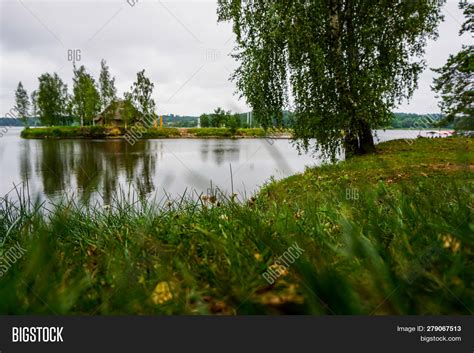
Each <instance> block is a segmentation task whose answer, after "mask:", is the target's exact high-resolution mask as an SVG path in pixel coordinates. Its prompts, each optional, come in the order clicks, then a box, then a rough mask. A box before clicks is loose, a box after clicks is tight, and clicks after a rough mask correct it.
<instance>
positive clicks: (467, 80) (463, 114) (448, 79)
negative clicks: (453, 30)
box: [433, 1, 474, 130]
mask: <svg viewBox="0 0 474 353" xmlns="http://www.w3.org/2000/svg"><path fill="white" fill-rule="evenodd" d="M459 7H460V8H461V9H462V10H463V12H464V15H465V16H466V21H465V22H464V23H463V24H462V26H461V30H460V32H459V35H462V34H464V33H466V32H467V33H470V34H471V35H472V34H473V33H474V4H473V3H468V2H467V1H461V2H460V3H459ZM471 40H472V38H471ZM433 71H434V72H436V73H437V74H439V76H438V77H436V78H435V79H434V86H433V89H434V90H435V91H436V92H438V93H439V94H440V95H441V102H440V104H439V106H440V108H441V110H442V111H443V112H444V113H445V114H446V119H445V121H443V122H444V123H446V122H448V123H454V127H455V128H457V129H462V130H474V89H473V87H474V45H472V44H471V45H463V47H462V50H461V51H460V52H459V53H457V54H456V55H450V56H449V58H448V61H447V63H446V64H445V65H444V66H443V67H440V68H438V69H434V70H433Z"/></svg>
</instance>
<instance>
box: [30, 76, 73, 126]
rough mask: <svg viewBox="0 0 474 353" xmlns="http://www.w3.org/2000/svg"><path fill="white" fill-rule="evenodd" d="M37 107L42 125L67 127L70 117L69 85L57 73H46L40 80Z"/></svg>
mask: <svg viewBox="0 0 474 353" xmlns="http://www.w3.org/2000/svg"><path fill="white" fill-rule="evenodd" d="M38 80H39V88H38V94H37V106H38V113H39V118H40V121H41V124H42V125H49V126H51V125H66V124H67V121H68V120H69V115H68V109H67V108H68V93H67V85H66V84H65V83H64V82H63V81H62V80H61V78H60V77H59V76H58V74H57V73H54V74H53V75H51V74H49V73H46V74H43V75H41V76H40V77H39V78H38Z"/></svg>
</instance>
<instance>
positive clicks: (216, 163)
mask: <svg viewBox="0 0 474 353" xmlns="http://www.w3.org/2000/svg"><path fill="white" fill-rule="evenodd" d="M20 131H21V128H13V127H12V128H10V129H9V131H8V132H7V133H6V134H5V135H4V136H3V137H1V138H0V180H1V183H0V195H5V194H7V193H9V197H12V198H13V199H14V198H15V190H13V191H12V189H14V187H15V185H16V186H18V187H20V188H21V187H25V188H26V187H27V188H28V190H29V194H30V195H31V196H32V197H33V198H34V199H38V200H57V199H59V198H61V197H63V196H65V195H73V196H74V197H76V198H79V199H80V200H82V201H85V202H87V201H90V200H103V202H105V203H110V202H111V200H112V197H113V195H114V193H115V192H116V191H117V190H122V191H124V192H126V193H127V194H128V193H130V194H134V195H136V194H140V195H142V196H146V197H152V198H155V199H156V200H157V201H160V200H162V199H163V198H164V197H165V195H169V196H170V197H172V198H176V197H178V196H180V195H183V193H185V192H186V195H188V196H191V195H193V196H194V197H196V195H198V194H201V193H204V194H207V193H209V190H210V189H211V187H212V189H213V190H215V189H216V188H218V189H219V190H221V191H222V192H224V193H227V194H230V193H231V192H232V191H233V192H235V193H237V194H238V195H239V198H241V199H245V198H247V197H249V196H250V195H252V194H253V193H255V192H256V191H257V190H258V189H259V188H260V187H261V186H262V185H263V184H264V183H265V182H267V181H268V180H269V179H270V178H271V177H274V178H276V179H280V178H284V177H287V176H289V175H292V174H295V173H298V172H302V171H304V169H305V167H307V166H316V165H319V164H321V162H322V161H321V159H320V158H318V157H317V156H312V155H310V154H298V152H297V150H296V148H295V147H294V146H293V145H292V143H291V141H289V140H283V139H282V140H272V141H270V142H269V141H267V140H265V139H161V140H141V141H138V142H137V143H136V144H135V145H133V146H131V145H130V144H129V143H128V142H126V141H123V140H24V139H22V138H20ZM416 135H418V131H413V130H387V131H378V139H377V140H378V141H379V142H380V141H386V140H391V139H398V138H415V137H416ZM271 142H272V143H271ZM231 168H232V178H231Z"/></svg>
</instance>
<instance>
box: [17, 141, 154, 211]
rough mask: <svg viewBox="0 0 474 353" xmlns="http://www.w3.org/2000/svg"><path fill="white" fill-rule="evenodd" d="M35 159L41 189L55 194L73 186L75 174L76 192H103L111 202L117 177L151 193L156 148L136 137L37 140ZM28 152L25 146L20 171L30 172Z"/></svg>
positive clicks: (85, 197) (86, 194) (85, 198)
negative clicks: (132, 139)
mask: <svg viewBox="0 0 474 353" xmlns="http://www.w3.org/2000/svg"><path fill="white" fill-rule="evenodd" d="M38 146H39V149H40V152H41V153H40V154H39V157H38V161H37V170H38V174H41V179H42V182H43V189H44V193H45V194H46V195H47V196H48V197H51V196H55V195H58V194H61V193H64V192H68V191H74V190H72V187H73V185H74V184H73V183H72V179H73V178H74V179H75V181H76V185H77V190H76V191H75V192H76V193H77V196H78V197H80V199H81V200H83V201H89V200H90V196H91V193H92V192H95V191H98V192H100V193H101V194H102V196H103V198H104V202H106V203H110V202H111V200H112V196H113V194H114V192H116V191H117V188H118V186H119V181H120V180H123V179H125V180H126V181H127V182H132V183H135V184H136V185H137V186H138V188H139V190H140V193H141V194H148V193H151V192H152V191H153V190H154V188H155V186H154V183H153V177H154V173H155V168H156V157H155V155H156V151H152V150H151V143H150V142H149V141H138V142H137V143H136V144H135V145H134V146H130V145H129V144H128V143H127V142H126V141H122V140H110V141H100V142H98V141H85V140H84V141H65V140H62V141H48V140H44V141H40V143H39V144H38ZM26 154H29V150H28V149H24V150H23V153H22V156H21V160H22V168H24V170H25V171H23V169H22V175H24V176H25V177H28V176H29V167H28V165H29V159H28V158H29V157H28V156H27V155H26Z"/></svg>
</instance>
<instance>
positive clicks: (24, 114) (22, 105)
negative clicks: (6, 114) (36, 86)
mask: <svg viewBox="0 0 474 353" xmlns="http://www.w3.org/2000/svg"><path fill="white" fill-rule="evenodd" d="M15 106H16V110H17V111H18V116H19V118H20V119H21V120H22V121H23V123H24V124H25V125H28V116H29V115H30V114H29V109H30V100H29V97H28V93H27V92H26V90H25V88H24V87H23V84H22V83H21V81H20V82H19V83H18V86H17V89H16V91H15Z"/></svg>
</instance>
